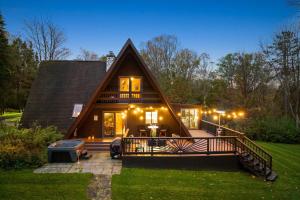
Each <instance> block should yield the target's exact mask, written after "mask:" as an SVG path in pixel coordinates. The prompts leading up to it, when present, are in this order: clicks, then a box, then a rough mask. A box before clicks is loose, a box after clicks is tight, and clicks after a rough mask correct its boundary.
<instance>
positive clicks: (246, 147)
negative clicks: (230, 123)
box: [201, 120, 272, 170]
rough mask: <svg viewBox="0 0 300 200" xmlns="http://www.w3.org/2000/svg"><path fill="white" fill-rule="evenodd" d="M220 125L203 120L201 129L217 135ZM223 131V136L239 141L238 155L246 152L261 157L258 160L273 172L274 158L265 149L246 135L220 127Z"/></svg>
mask: <svg viewBox="0 0 300 200" xmlns="http://www.w3.org/2000/svg"><path fill="white" fill-rule="evenodd" d="M218 127H219V125H217V124H214V123H212V122H208V121H205V120H201V129H203V130H205V131H207V132H209V133H211V134H213V135H216V132H217V128H218ZM220 128H221V129H222V132H221V135H222V136H235V137H236V138H238V139H237V147H238V149H237V150H238V153H242V151H245V152H247V153H249V154H251V155H252V156H253V157H255V158H256V157H259V158H258V160H261V161H262V163H264V165H265V166H267V167H268V168H270V169H271V170H272V156H271V155H270V154H269V153H267V152H266V151H265V150H264V149H262V148H261V147H260V146H258V145H257V144H256V143H255V142H253V141H252V140H250V139H249V138H248V137H247V136H246V135H245V134H244V133H242V132H239V131H235V130H232V129H230V128H227V127H224V126H220Z"/></svg>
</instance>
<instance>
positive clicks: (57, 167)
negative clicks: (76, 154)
mask: <svg viewBox="0 0 300 200" xmlns="http://www.w3.org/2000/svg"><path fill="white" fill-rule="evenodd" d="M92 154H93V156H92V158H90V159H89V160H80V162H79V163H77V162H76V163H48V164H45V165H44V166H42V167H40V168H38V169H36V170H34V173H92V174H96V175H97V174H101V175H110V176H111V175H113V174H120V172H121V168H122V161H121V160H117V159H114V160H113V159H111V158H110V156H109V153H98V152H97V153H92Z"/></svg>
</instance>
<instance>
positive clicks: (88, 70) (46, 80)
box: [21, 60, 106, 133]
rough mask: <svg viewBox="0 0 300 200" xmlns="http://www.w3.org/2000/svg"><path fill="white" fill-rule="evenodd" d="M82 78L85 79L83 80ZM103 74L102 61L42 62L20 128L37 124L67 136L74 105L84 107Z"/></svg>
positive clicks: (104, 71)
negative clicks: (54, 127)
mask: <svg viewBox="0 0 300 200" xmlns="http://www.w3.org/2000/svg"><path fill="white" fill-rule="evenodd" d="M82 74H84V76H82ZM105 74H106V65H105V62H102V61H70V60H68V61H44V62H42V63H41V64H40V66H39V70H38V73H37V76H36V78H35V80H34V82H33V84H32V86H31V89H30V93H29V97H28V99H27V103H26V106H25V110H24V112H23V115H22V118H21V126H22V127H26V128H29V127H31V126H32V125H33V124H35V123H37V124H39V125H41V126H43V127H47V126H49V125H53V126H56V127H57V128H58V130H60V131H61V132H63V133H66V132H67V131H68V129H69V127H70V126H71V124H73V122H74V121H75V118H71V114H72V112H73V107H74V104H78V103H80V104H87V102H88V101H89V99H90V97H91V95H92V94H93V92H94V91H95V89H96V88H97V87H98V85H99V83H100V80H102V79H103V78H104V76H105Z"/></svg>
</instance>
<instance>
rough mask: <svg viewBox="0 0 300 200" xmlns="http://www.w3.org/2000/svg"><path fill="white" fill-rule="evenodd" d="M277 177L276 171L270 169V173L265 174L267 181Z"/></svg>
mask: <svg viewBox="0 0 300 200" xmlns="http://www.w3.org/2000/svg"><path fill="white" fill-rule="evenodd" d="M277 177H278V176H277V174H276V172H274V171H272V172H271V174H270V175H269V176H267V178H266V180H267V181H275V180H276V178H277Z"/></svg>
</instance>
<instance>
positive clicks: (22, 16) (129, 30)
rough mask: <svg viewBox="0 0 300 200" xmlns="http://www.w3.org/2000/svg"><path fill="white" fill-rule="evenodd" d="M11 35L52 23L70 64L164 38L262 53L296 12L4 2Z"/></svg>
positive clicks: (281, 5) (260, 0)
mask: <svg viewBox="0 0 300 200" xmlns="http://www.w3.org/2000/svg"><path fill="white" fill-rule="evenodd" d="M0 12H1V13H2V15H3V16H4V19H5V22H6V24H7V26H6V28H7V30H8V31H9V32H10V33H11V34H13V35H21V36H23V35H24V21H25V20H31V19H34V18H41V17H43V18H48V19H50V20H51V21H53V22H54V23H56V24H57V25H59V26H60V27H61V28H62V29H63V30H64V32H65V34H66V36H67V39H68V40H67V43H66V46H67V47H68V48H70V49H71V51H72V55H71V56H70V59H72V58H75V57H76V56H77V55H78V53H79V51H80V48H85V49H88V50H92V51H94V52H96V53H97V54H100V55H102V54H106V53H108V51H109V50H113V51H114V52H115V53H118V51H119V50H120V48H121V47H122V45H123V44H124V43H125V41H126V40H127V38H131V39H132V40H133V42H134V43H135V45H136V47H137V48H140V47H141V44H142V42H145V41H147V40H149V39H151V38H153V37H155V36H158V35H161V34H173V35H176V36H177V37H178V39H179V41H180V44H181V47H185V48H189V49H192V50H194V51H196V52H198V53H202V52H206V53H208V54H209V55H210V56H211V57H212V59H213V60H214V61H217V59H219V58H220V57H222V56H224V55H225V54H226V53H230V52H237V51H249V52H252V51H256V50H259V42H260V41H262V42H267V41H269V40H270V38H271V37H272V36H273V35H274V33H275V32H276V31H278V30H280V28H282V27H284V25H285V24H288V23H292V22H295V19H296V14H297V13H296V10H295V9H294V8H293V7H291V6H289V5H288V3H287V0H205V1H204V0H198V1H196V0H194V1H192V0H182V1H178V0H172V1H167V0H161V1H158V0H151V1H150V0H149V1H143V0H127V1H126V0H123V1H122V0H120V1H117V0H114V1H108V0H105V1H100V0H85V1H83V0H26V1H25V0H0Z"/></svg>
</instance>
